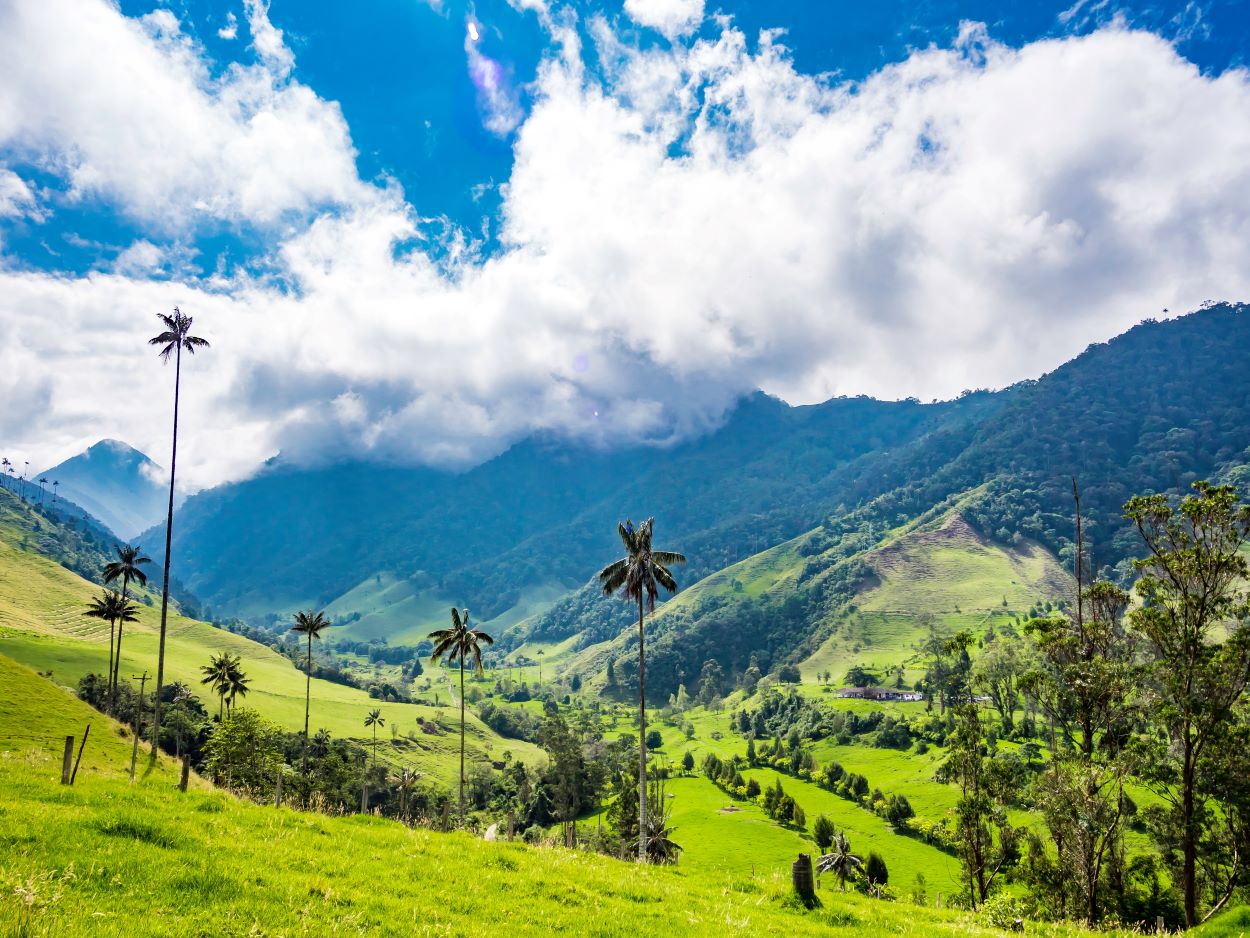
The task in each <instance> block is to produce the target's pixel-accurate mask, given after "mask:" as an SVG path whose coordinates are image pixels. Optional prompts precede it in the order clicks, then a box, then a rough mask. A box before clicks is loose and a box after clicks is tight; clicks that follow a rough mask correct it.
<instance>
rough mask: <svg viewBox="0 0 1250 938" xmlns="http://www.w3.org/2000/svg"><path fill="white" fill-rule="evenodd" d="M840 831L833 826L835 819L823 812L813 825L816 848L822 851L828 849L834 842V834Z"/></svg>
mask: <svg viewBox="0 0 1250 938" xmlns="http://www.w3.org/2000/svg"><path fill="white" fill-rule="evenodd" d="M837 832H838V830H837V828H836V827H834V826H833V821H831V820H829V818H828V817H827V816H826V815H824V814H822V815H820V816H819V817H818V818H816V823H815V824H813V825H812V840H814V841H815V842H816V849H817V850H819V851H820V852H821V853H824V852H825V851H827V850H828V849H829V847H830V845H831V844H832V843H833V838H834V835H835V834H836V833H837Z"/></svg>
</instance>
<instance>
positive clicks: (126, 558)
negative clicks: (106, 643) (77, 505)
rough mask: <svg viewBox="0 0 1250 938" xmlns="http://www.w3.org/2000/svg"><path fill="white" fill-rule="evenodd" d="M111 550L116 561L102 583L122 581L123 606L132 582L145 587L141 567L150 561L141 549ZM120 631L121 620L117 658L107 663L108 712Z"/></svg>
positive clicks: (107, 567)
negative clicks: (114, 554)
mask: <svg viewBox="0 0 1250 938" xmlns="http://www.w3.org/2000/svg"><path fill="white" fill-rule="evenodd" d="M113 550H114V552H115V553H116V554H117V559H116V560H113V561H110V562H109V563H106V564H105V565H104V582H105V583H113V582H115V581H116V580H121V581H122V603H123V604H124V603H125V602H126V600H127V599H129V598H130V596H129V593H130V584H131V583H132V582H133V583H138V584H139V585H140V586H145V585H147V582H148V575H147V574H146V573H144V572H143V566H144V564H149V563H151V562H152V559H151V558H150V557H145V556H144V555H143V551H142V549H141V548H139V547H136V546H132V545H130V544H114V545H113ZM125 621H132V620H125ZM122 631H123V629H122V620H119V622H118V627H117V656H116V657H115V658H113V659H112V660H111V661H110V662H109V710H110V711H111V710H112V709H113V703H114V700H115V698H116V694H117V669H118V668H119V667H120V666H121V660H122Z"/></svg>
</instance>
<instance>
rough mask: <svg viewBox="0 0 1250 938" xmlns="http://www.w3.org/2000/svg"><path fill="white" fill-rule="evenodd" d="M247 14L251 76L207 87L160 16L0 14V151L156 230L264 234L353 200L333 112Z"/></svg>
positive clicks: (202, 67)
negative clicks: (267, 228)
mask: <svg viewBox="0 0 1250 938" xmlns="http://www.w3.org/2000/svg"><path fill="white" fill-rule="evenodd" d="M247 14H248V21H249V24H250V27H251V31H252V42H253V45H254V46H255V49H256V51H257V54H258V57H259V59H260V62H259V63H257V64H253V65H240V64H235V65H231V66H230V67H229V68H228V69H227V70H226V72H225V73H224V74H223V75H220V76H218V77H214V76H213V75H212V74H211V73H210V70H209V68H208V64H207V62H206V61H205V58H204V55H203V51H202V50H201V49H200V48H199V46H198V45H197V44H196V43H195V42H194V41H193V40H192V39H191V38H190V37H188V36H187V35H185V34H184V33H183V32H182V30H181V29H180V24H179V22H178V20H177V19H176V17H175V16H174V15H173V14H172V13H171V12H170V11H168V10H158V11H157V12H155V13H152V14H149V15H148V16H146V17H143V18H141V19H137V20H136V19H130V18H127V17H124V16H122V15H121V14H120V13H119V12H118V11H117V9H116V8H115V7H114V6H113V5H112V4H110V3H107V2H105V0H18V2H15V3H7V4H3V5H0V61H3V62H4V63H5V67H4V69H3V70H0V148H3V149H4V150H7V151H8V152H10V153H12V154H14V155H15V156H17V157H19V158H23V159H26V160H29V161H30V162H32V163H35V164H37V165H40V166H42V167H44V168H46V169H49V170H52V171H55V172H57V173H58V174H60V175H62V176H64V177H65V178H66V179H67V181H68V182H69V184H70V191H71V195H72V196H73V197H77V198H81V197H84V196H98V197H101V198H103V199H106V200H109V201H110V202H112V203H114V204H115V205H116V206H117V207H118V208H119V209H120V210H122V211H123V212H125V213H126V214H128V215H130V216H132V217H134V218H136V219H140V220H143V221H145V222H149V223H152V224H157V225H160V226H162V227H164V228H166V229H173V228H177V227H180V226H185V225H188V224H193V223H195V222H197V221H198V220H201V219H208V220H225V221H229V222H240V223H251V224H260V225H268V224H272V223H273V222H275V221H277V220H279V219H280V218H282V217H283V216H284V215H286V214H288V213H307V212H309V211H313V210H315V209H318V208H321V207H325V206H331V205H336V204H343V203H346V202H349V201H353V200H355V199H359V198H361V197H362V191H363V190H362V186H361V183H360V181H359V179H358V177H357V174H356V168H355V153H354V150H353V148H352V145H351V139H350V135H349V133H348V129H347V125H346V122H345V121H344V120H343V116H342V113H341V111H340V110H339V108H338V106H337V105H336V104H333V103H330V102H327V101H324V100H322V99H320V98H319V97H318V96H317V95H316V94H315V93H314V92H313V91H312V90H311V89H309V88H307V87H306V86H304V85H301V84H299V83H298V82H294V81H290V80H289V79H288V78H287V73H288V72H289V70H290V65H291V62H292V58H291V54H290V52H289V50H287V49H286V47H285V46H284V45H283V44H282V34H281V32H280V31H279V30H276V29H275V28H274V27H273V26H272V24H270V23H269V20H268V17H267V15H266V12H265V7H264V5H263V4H261V3H259V2H256V0H249V3H248V5H247Z"/></svg>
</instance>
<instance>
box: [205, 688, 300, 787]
mask: <svg viewBox="0 0 1250 938" xmlns="http://www.w3.org/2000/svg"><path fill="white" fill-rule="evenodd" d="M281 737H282V731H281V729H280V728H279V727H278V726H277V725H275V724H273V723H271V722H269V721H268V720H266V719H265V718H264V717H262V716H261V715H260V714H259V713H257V712H256V711H255V710H248V709H243V710H234V711H231V713H230V714H229V715H228V716H227V717H226V719H224V720H222V721H221V722H220V723H218V724H217V725H216V726H214V727H213V731H212V733H210V734H209V737H208V740H207V741H206V742H205V744H204V766H205V768H206V769H207V770H208V771H209V773H210V774H211V775H212V776H213V777H214V778H220V779H223V780H224V782H225V784H226V786H227V787H229V788H234V789H241V790H243V791H244V792H245V793H246V794H248V795H250V796H251V797H253V798H263V797H267V796H268V794H269V793H270V792H272V791H273V785H274V780H275V778H276V777H277V773H278V769H279V767H280V766H281V765H282V750H281V748H280V746H279V743H280V740H281Z"/></svg>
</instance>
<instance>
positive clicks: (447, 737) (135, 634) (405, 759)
mask: <svg viewBox="0 0 1250 938" xmlns="http://www.w3.org/2000/svg"><path fill="white" fill-rule="evenodd" d="M14 502H15V500H14V499H13V498H12V496H11V494H10V493H8V492H7V491H0V507H4V506H7V509H6V510H7V514H5V515H3V517H5V518H7V519H8V523H7V524H0V653H3V654H6V655H8V656H9V657H11V658H13V659H15V660H17V661H20V662H22V663H24V664H26V665H28V666H30V667H33V668H35V669H36V670H38V671H42V672H51V674H52V676H53V679H54V680H56V681H57V682H58V683H60V684H64V685H67V686H74V685H75V684H76V683H77V681H78V679H79V678H80V677H82V676H83V675H84V674H87V673H89V672H92V671H96V672H101V673H102V672H103V671H104V670H105V662H106V660H107V658H108V647H109V628H108V625H107V623H103V622H100V621H99V620H95V619H88V618H85V617H84V616H83V615H82V610H83V609H85V608H86V606H87V604H88V602H89V600H90V597H91V596H92V595H93V593H95V592H97V591H98V587H97V586H95V585H94V584H92V583H90V582H88V581H87V580H84V579H83V578H82V577H80V576H78V575H77V574H75V573H73V572H71V571H70V570H67V569H66V568H64V567H62V566H60V565H59V564H57V563H56V562H54V561H53V560H51V559H49V558H47V557H44V556H42V555H40V554H36V553H34V552H32V551H30V550H23V549H22V548H21V547H20V543H21V531H22V524H25V525H30V524H35V523H39V524H42V523H45V522H43V520H42V519H41V518H38V517H35V516H33V515H32V514H31V513H30V512H29V511H28V510H26V509H25V508H24V506H21V505H19V504H14ZM19 522H21V523H19ZM149 598H150V597H149ZM159 628H160V607H159V603H158V602H157V603H153V604H152V605H151V606H149V605H144V604H140V606H139V621H138V622H137V623H135V624H134V625H130V626H127V627H126V630H125V638H124V641H123V653H122V664H121V671H120V673H121V674H122V676H123V678H128V677H129V676H131V675H138V674H140V673H142V672H143V671H144V670H147V671H148V673H149V680H151V675H153V674H155V670H156V652H157V639H158V636H159ZM222 651H229V652H231V653H233V654H236V655H238V656H239V657H240V658H242V660H243V668H244V671H245V672H246V673H247V674H248V676H249V677H250V678H251V680H252V690H251V692H250V693H249V694H248V696H247V698H246V700H245V703H246V705H247V706H250V707H255V708H256V709H258V710H259V711H261V712H262V713H263V714H265V715H266V716H267V717H269V718H270V719H272V720H274V721H275V722H277V723H279V724H281V725H282V726H285V727H286V728H288V729H292V730H296V729H300V730H302V729H303V726H304V683H305V678H304V674H303V673H302V672H300V671H299V670H297V669H296V668H295V667H294V666H293V665H292V664H291V662H290V661H289V660H288V659H287V658H285V657H284V656H282V655H280V654H278V653H277V652H275V651H273V650H272V649H270V648H267V647H265V646H263V645H260V644H258V643H256V642H253V641H251V640H250V639H247V638H244V637H243V636H241V635H235V634H233V633H231V632H227V631H224V630H222V629H218V628H214V627H213V626H211V625H209V624H208V623H205V622H200V621H197V620H194V619H189V618H186V617H185V616H182V615H179V614H177V613H174V614H172V615H171V617H170V620H169V635H168V645H167V658H166V675H167V678H166V679H167V680H168V681H170V682H173V681H182V682H184V683H186V684H188V685H189V686H191V687H192V688H193V689H194V690H196V691H197V692H198V693H199V695H200V697H201V699H202V701H203V703H204V705H205V707H206V708H207V709H208V710H209V712H210V713H216V712H217V709H218V701H217V700H216V699H215V698H213V697H212V696H211V695H210V694H209V693H208V691H207V689H205V688H202V687H201V685H200V667H201V666H202V665H204V664H206V663H207V662H208V660H209V658H210V656H212V655H213V654H216V653H218V652H222ZM443 699H445V700H448V701H449V702H450V698H449V697H447V696H444V698H443ZM312 700H313V704H312V726H313V728H314V730H315V729H317V728H321V727H324V728H326V729H328V730H329V731H330V732H331V733H332V734H333V735H334V736H338V737H343V738H359V739H364V738H366V731H365V728H364V718H365V716H366V715H367V714H368V713H369V711H370V710H372V709H373V708H375V707H380V708H381V709H382V711H383V715H384V716H385V717H386V718H387V724H388V727H394V728H395V729H394V731H393V732H394V733H395V736H394V737H391V732H392V731H391V730H389V729H388V731H387V734H386V735H385V736H384V737H383V740H384V742H385V743H386V746H387V749H388V750H389V753H390V755H389V757H390V758H391V760H392V761H394V762H396V763H397V764H403V765H409V766H412V767H414V768H416V769H418V770H420V771H422V772H425V773H427V774H429V775H431V776H432V777H435V778H439V779H443V780H445V781H450V780H452V779H454V778H455V773H456V765H457V760H458V758H459V755H458V753H459V749H458V746H459V743H458V737H457V736H456V735H455V733H456V732H457V730H456V728H457V727H458V725H459V724H458V722H457V721H458V711H457V710H454V709H453V708H452V707H450V706H442V707H432V706H423V705H417V704H400V703H381V702H379V701H377V700H375V699H373V698H371V697H370V696H369V695H368V694H367V693H365V692H364V691H362V690H359V689H357V688H354V687H347V686H344V685H342V684H336V683H331V682H329V681H324V680H318V679H314V680H313V690H312ZM418 720H421V721H422V722H423V723H426V724H430V725H431V729H433V728H434V727H437V728H439V730H438V732H437V733H433V732H428V731H426V730H424V729H422V726H421V725H420V724H419V723H418ZM467 742H468V746H469V758H470V759H471V760H472V761H473V762H483V761H493V760H497V759H499V758H501V756H502V753H503V752H505V751H509V752H511V753H512V755H513V756H514V757H515V758H517V759H521V760H523V761H526V762H530V763H533V762H535V761H536V760H541V759H542V758H543V756H542V755H541V752H540V750H539V749H538V748H537V747H536V746H533V745H532V744H530V743H526V742H522V741H520V740H509V739H504V738H503V737H501V736H498V735H497V734H495V733H494V732H492V731H491V730H490V729H488V728H487V727H486V726H484V725H483V724H482V723H481V722H480V721H478V720H477V719H476V718H475V717H473V716H472V715H470V717H469V727H468V734H467Z"/></svg>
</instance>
